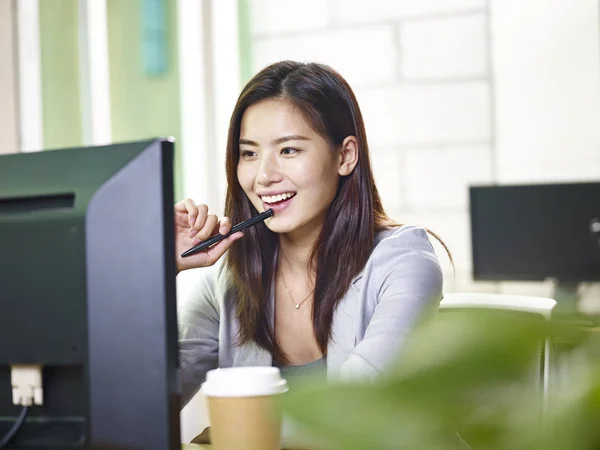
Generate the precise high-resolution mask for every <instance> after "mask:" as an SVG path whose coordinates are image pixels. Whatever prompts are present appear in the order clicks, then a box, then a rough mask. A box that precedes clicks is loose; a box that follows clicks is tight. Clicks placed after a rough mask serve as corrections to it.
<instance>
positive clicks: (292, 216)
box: [237, 99, 341, 234]
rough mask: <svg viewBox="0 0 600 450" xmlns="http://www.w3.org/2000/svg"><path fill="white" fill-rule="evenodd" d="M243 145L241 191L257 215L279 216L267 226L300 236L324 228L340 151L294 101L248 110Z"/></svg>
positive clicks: (274, 101) (273, 101)
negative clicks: (295, 107)
mask: <svg viewBox="0 0 600 450" xmlns="http://www.w3.org/2000/svg"><path fill="white" fill-rule="evenodd" d="M239 146H240V159H239V162H238V166H237V176H238V180H239V183H240V185H241V186H242V189H244V192H245V193H246V195H247V196H248V198H249V199H250V201H251V202H252V204H253V205H254V207H255V208H256V210H257V211H259V212H262V211H266V210H267V209H269V208H272V209H273V211H274V212H275V215H274V216H273V217H271V218H270V219H268V220H267V221H266V222H265V223H266V225H267V227H268V228H269V229H270V230H271V231H273V232H275V233H300V234H305V233H311V232H314V231H315V230H316V229H320V227H321V226H322V225H323V222H324V220H325V215H326V213H327V209H328V208H329V205H330V204H331V202H332V201H333V198H334V197H335V193H336V190H337V187H338V183H339V178H340V173H339V166H340V162H341V156H340V152H338V151H334V150H332V149H331V147H330V144H329V143H328V142H327V140H326V139H325V138H323V137H322V136H320V135H319V134H317V133H316V132H315V131H314V130H313V129H312V128H311V127H310V125H309V124H308V123H307V122H306V120H305V119H304V117H303V116H302V114H300V113H299V112H298V111H297V110H296V109H294V107H293V106H292V105H291V104H290V103H289V102H286V101H284V100H278V99H269V100H263V101H261V102H259V103H256V104H254V105H252V106H250V107H248V109H246V111H245V113H244V115H243V117H242V123H241V129H240V142H239Z"/></svg>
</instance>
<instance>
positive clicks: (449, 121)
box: [249, 0, 600, 307]
mask: <svg viewBox="0 0 600 450" xmlns="http://www.w3.org/2000/svg"><path fill="white" fill-rule="evenodd" d="M249 4H250V6H251V32H252V65H253V69H254V71H258V70H260V69H261V68H262V67H264V66H265V65H266V64H269V63H271V62H274V61H276V60H280V59H285V58H290V59H298V60H303V61H319V62H324V63H326V64H329V65H331V66H333V67H334V68H335V69H337V70H339V71H340V72H341V73H342V75H343V76H344V77H345V78H346V79H347V80H348V81H349V83H350V84H351V85H352V87H353V88H354V90H355V92H356V94H357V97H358V100H359V103H360V105H361V108H362V111H363V114H364V116H365V122H366V127H367V135H368V137H369V142H370V147H371V152H372V155H373V161H374V171H375V176H376V179H377V182H378V185H379V188H380V190H381V191H382V194H383V199H384V205H385V206H386V208H387V210H388V213H389V214H390V215H392V216H393V217H394V218H395V219H397V220H399V221H401V222H413V223H419V224H423V225H425V226H428V227H429V228H431V229H433V230H434V231H436V232H437V233H438V234H440V235H441V236H442V237H443V238H444V240H445V241H446V242H447V243H448V244H449V246H450V248H451V250H452V253H453V256H454V258H455V261H456V267H457V271H456V275H453V274H452V272H451V270H450V265H449V263H448V260H447V258H445V257H444V255H443V252H441V249H440V247H439V246H438V247H437V248H438V250H440V251H439V254H440V257H441V259H442V263H443V265H444V269H445V273H446V282H445V283H446V286H445V289H446V291H448V292H449V291H457V290H460V291H475V290H476V291H490V292H498V291H502V292H523V293H530V294H538V295H549V294H550V293H551V286H550V284H549V283H482V282H473V280H472V279H471V274H470V271H471V256H470V252H471V249H470V235H469V221H468V209H467V208H468V199H467V186H468V185H469V184H473V183H487V182H495V181H498V182H513V181H519V182H522V181H534V182H538V181H563V180H591V179H596V180H597V179H600V151H599V149H598V147H599V146H600V126H599V124H600V120H599V119H600V117H599V115H600V69H599V66H600V63H599V61H600V49H599V48H598V42H599V32H600V25H599V23H598V16H599V12H598V2H597V0H577V1H566V0H554V1H549V0H489V1H488V0H421V1H414V0H396V1H387V0H370V1H364V0H327V1H325V0H310V1H305V2H297V1H293V0H249ZM291 18H293V20H291ZM586 292H587V297H588V304H589V305H592V306H593V304H594V299H595V300H596V303H597V304H598V307H600V292H599V289H598V286H591V287H590V288H589V289H587V291H586Z"/></svg>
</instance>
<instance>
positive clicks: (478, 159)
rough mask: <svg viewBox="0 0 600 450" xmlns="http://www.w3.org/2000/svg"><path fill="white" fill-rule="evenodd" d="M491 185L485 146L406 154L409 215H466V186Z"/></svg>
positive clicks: (489, 157) (467, 203)
mask: <svg viewBox="0 0 600 450" xmlns="http://www.w3.org/2000/svg"><path fill="white" fill-rule="evenodd" d="M434 162H435V163H434ZM448 168H452V170H448ZM492 181H493V177H492V154H491V149H490V147H489V146H480V145H476V146H447V147H437V148H416V149H410V150H407V151H406V160H405V179H404V182H405V183H406V193H405V205H406V208H407V209H410V210H411V211H419V210H429V211H456V210H459V211H466V210H467V208H468V206H469V198H468V186H469V185H473V184H488V183H491V182H492Z"/></svg>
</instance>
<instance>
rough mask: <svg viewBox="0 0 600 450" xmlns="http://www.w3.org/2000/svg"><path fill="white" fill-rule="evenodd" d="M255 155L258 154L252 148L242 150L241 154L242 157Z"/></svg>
mask: <svg viewBox="0 0 600 450" xmlns="http://www.w3.org/2000/svg"><path fill="white" fill-rule="evenodd" d="M254 155H256V152H253V151H252V150H240V156H241V157H242V158H252V157H253V156H254Z"/></svg>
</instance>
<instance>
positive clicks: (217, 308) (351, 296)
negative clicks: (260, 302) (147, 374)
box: [178, 225, 442, 407]
mask: <svg viewBox="0 0 600 450" xmlns="http://www.w3.org/2000/svg"><path fill="white" fill-rule="evenodd" d="M223 267H224V266H223V265H222V264H216V265H215V266H213V267H210V268H205V269H201V271H200V272H201V274H202V277H201V279H200V280H199V281H198V283H197V285H196V287H195V288H194V290H193V292H192V294H191V295H190V296H189V297H188V298H186V299H182V301H180V304H179V308H178V311H179V312H178V315H179V318H178V319H179V327H180V330H179V331H180V344H179V348H180V369H181V382H182V407H183V406H184V405H185V404H187V403H188V401H189V400H190V399H191V398H192V397H193V395H194V394H195V393H196V392H197V391H198V389H199V388H200V385H201V383H202V382H203V381H204V378H205V376H206V372H207V371H208V370H210V369H214V368H217V367H234V366H270V365H272V356H271V354H270V353H269V352H268V351H266V350H264V349H262V348H260V347H258V346H257V345H255V344H249V345H244V346H238V345H236V336H237V332H238V324H237V320H236V319H235V308H234V306H233V305H234V304H235V298H231V293H230V292H229V291H228V289H227V285H228V283H227V272H226V270H223ZM441 298H442V271H441V269H440V265H439V262H438V259H437V257H436V255H435V252H434V250H433V247H432V245H431V243H430V242H429V239H428V237H427V233H426V231H425V230H424V229H423V228H420V227H415V226H410V225H404V226H401V227H399V228H395V229H391V230H386V231H382V232H379V233H378V234H377V236H376V240H375V248H374V249H373V253H372V254H371V256H370V257H369V260H368V261H367V263H366V265H365V267H364V269H363V270H362V272H361V273H360V274H358V275H357V276H356V277H355V278H354V279H353V281H352V284H351V286H350V288H349V289H348V291H347V292H346V294H345V295H344V297H343V298H342V300H341V302H340V304H339V306H338V307H337V309H336V311H335V313H334V317H333V324H332V339H331V342H330V343H329V346H328V349H327V377H328V379H335V378H337V377H343V378H372V377H374V376H376V375H378V374H380V373H382V372H383V371H384V370H385V368H386V365H387V364H388V363H390V362H391V361H392V360H393V359H394V358H396V357H397V356H398V354H399V352H400V350H401V348H402V346H403V344H404V342H405V340H406V338H407V336H408V335H409V333H410V332H411V330H412V329H413V328H414V326H415V325H416V323H417V321H418V320H419V319H420V318H421V317H423V315H425V314H428V313H430V312H432V311H437V306H438V305H439V302H440V300H441ZM271 302H274V298H273V295H271ZM272 310H273V308H272Z"/></svg>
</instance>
